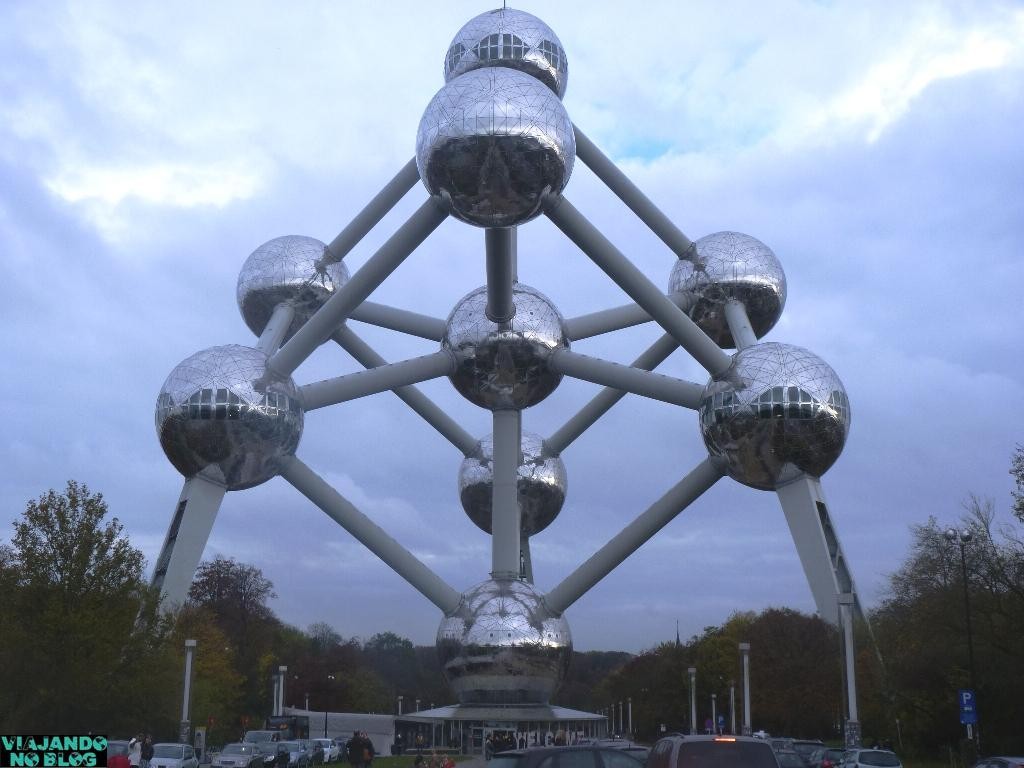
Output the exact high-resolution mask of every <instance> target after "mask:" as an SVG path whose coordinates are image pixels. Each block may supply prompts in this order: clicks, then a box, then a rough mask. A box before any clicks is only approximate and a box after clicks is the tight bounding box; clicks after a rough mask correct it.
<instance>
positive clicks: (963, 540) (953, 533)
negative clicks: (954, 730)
mask: <svg viewBox="0 0 1024 768" xmlns="http://www.w3.org/2000/svg"><path fill="white" fill-rule="evenodd" d="M971 538H972V536H971V532H970V531H969V530H967V529H964V530H962V531H961V530H957V529H956V528H949V529H947V530H946V541H948V542H950V543H955V544H959V545H960V575H961V578H962V580H963V585H964V620H965V622H966V624H967V679H968V680H969V681H970V685H971V691H972V692H974V695H975V701H976V700H977V689H976V688H975V687H974V633H973V631H972V630H971V593H970V590H968V588H967V544H968V543H970V541H971ZM967 738H968V739H973V740H974V749H975V751H976V752H978V754H981V729H980V728H977V727H976V728H974V729H972V727H971V725H970V723H968V724H967Z"/></svg>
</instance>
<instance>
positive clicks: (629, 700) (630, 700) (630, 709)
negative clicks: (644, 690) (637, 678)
mask: <svg viewBox="0 0 1024 768" xmlns="http://www.w3.org/2000/svg"><path fill="white" fill-rule="evenodd" d="M626 708H627V711H628V712H629V729H628V731H627V732H628V733H629V738H630V739H632V738H633V697H632V696H630V697H628V698H627V699H626Z"/></svg>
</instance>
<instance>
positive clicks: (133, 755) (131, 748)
mask: <svg viewBox="0 0 1024 768" xmlns="http://www.w3.org/2000/svg"><path fill="white" fill-rule="evenodd" d="M141 760H142V734H141V733H140V734H138V735H137V736H133V737H132V740H131V741H129V742H128V764H129V765H130V766H131V768H139V762H141Z"/></svg>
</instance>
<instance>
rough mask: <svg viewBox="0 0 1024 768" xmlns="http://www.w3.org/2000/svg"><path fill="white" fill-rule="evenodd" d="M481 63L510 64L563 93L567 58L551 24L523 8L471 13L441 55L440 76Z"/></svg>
mask: <svg viewBox="0 0 1024 768" xmlns="http://www.w3.org/2000/svg"><path fill="white" fill-rule="evenodd" d="M481 67H510V68H512V69H518V70H519V71H521V72H525V73H526V74H528V75H530V76H531V77H535V78H537V79H538V80H540V81H541V82H542V83H544V85H546V86H547V87H548V88H550V89H551V90H552V91H554V92H555V93H556V94H558V98H562V97H563V96H564V95H565V87H566V85H567V84H568V81H569V61H568V59H566V57H565V49H563V48H562V42H561V41H560V40H559V39H558V37H557V36H556V35H555V33H554V32H552V31H551V27H549V26H548V25H547V24H545V23H544V22H543V21H541V20H540V19H538V18H537V17H536V16H532V15H531V14H529V13H526V12H524V11H518V10H514V9H512V8H498V9H496V10H493V11H487V12H486V13H481V14H480V15H479V16H474V17H473V18H472V19H470V20H469V21H468V22H466V24H465V25H464V26H463V27H462V29H460V30H459V31H458V32H457V33H456V34H455V37H454V38H453V39H452V44H451V45H450V46H448V53H447V55H445V57H444V79H445V82H448V81H449V80H451V79H452V78H455V77H458V76H459V75H462V74H465V73H466V72H469V71H471V70H474V69H479V68H481Z"/></svg>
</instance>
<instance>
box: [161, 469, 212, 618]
mask: <svg viewBox="0 0 1024 768" xmlns="http://www.w3.org/2000/svg"><path fill="white" fill-rule="evenodd" d="M225 492H226V491H225V488H224V486H223V485H220V484H219V483H215V482H212V481H211V480H207V479H206V478H205V477H203V476H202V475H196V476H195V477H192V478H189V479H188V480H186V481H185V484H184V486H182V489H181V495H180V496H179V497H178V504H177V506H176V507H175V508H174V514H173V515H172V516H171V524H170V525H169V526H168V528H167V535H166V536H165V537H164V545H163V547H161V549H160V556H159V557H157V560H156V567H155V568H154V570H153V579H152V581H151V582H150V584H151V585H152V586H153V587H155V588H157V589H159V590H160V595H161V601H160V608H161V610H163V611H173V610H175V609H176V608H180V607H181V606H182V605H183V604H184V603H185V600H186V598H188V590H189V587H190V586H191V585H192V577H193V576H195V573H196V568H198V567H199V561H200V560H201V559H202V557H203V550H204V549H206V542H207V541H208V540H209V538H210V531H211V530H213V521H214V520H216V519H217V512H218V511H219V510H220V505H221V502H222V501H223V500H224V494H225Z"/></svg>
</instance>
